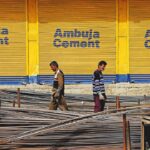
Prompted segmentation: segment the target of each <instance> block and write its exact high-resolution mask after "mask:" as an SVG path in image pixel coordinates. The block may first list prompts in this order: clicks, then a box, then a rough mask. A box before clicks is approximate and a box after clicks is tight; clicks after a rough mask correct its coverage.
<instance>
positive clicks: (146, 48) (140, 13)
mask: <svg viewBox="0 0 150 150" xmlns="http://www.w3.org/2000/svg"><path fill="white" fill-rule="evenodd" d="M149 10H150V1H149V0H129V19H130V23H129V49H130V74H150V16H149Z"/></svg>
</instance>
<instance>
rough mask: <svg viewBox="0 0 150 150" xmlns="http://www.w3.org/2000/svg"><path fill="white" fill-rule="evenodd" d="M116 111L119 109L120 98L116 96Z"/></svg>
mask: <svg viewBox="0 0 150 150" xmlns="http://www.w3.org/2000/svg"><path fill="white" fill-rule="evenodd" d="M116 109H120V97H119V96H116Z"/></svg>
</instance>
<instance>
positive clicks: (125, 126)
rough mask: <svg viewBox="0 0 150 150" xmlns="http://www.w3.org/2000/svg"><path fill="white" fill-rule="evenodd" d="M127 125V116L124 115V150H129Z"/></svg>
mask: <svg viewBox="0 0 150 150" xmlns="http://www.w3.org/2000/svg"><path fill="white" fill-rule="evenodd" d="M126 129H127V123H126V114H123V149H124V150H127V131H126Z"/></svg>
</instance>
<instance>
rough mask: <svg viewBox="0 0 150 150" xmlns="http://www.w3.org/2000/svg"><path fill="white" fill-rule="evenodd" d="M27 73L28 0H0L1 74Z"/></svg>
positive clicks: (19, 74) (20, 74)
mask: <svg viewBox="0 0 150 150" xmlns="http://www.w3.org/2000/svg"><path fill="white" fill-rule="evenodd" d="M24 75H26V0H1V1H0V76H24Z"/></svg>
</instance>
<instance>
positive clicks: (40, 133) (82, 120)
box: [0, 90, 150, 150]
mask: <svg viewBox="0 0 150 150" xmlns="http://www.w3.org/2000/svg"><path fill="white" fill-rule="evenodd" d="M18 98H19V100H20V101H21V105H20V107H19V108H18V107H12V106H13V105H12V102H13V101H14V100H15V102H16V105H17V102H18V101H17V99H18ZM49 98H50V94H49V93H44V92H41V93H39V92H35V91H34V92H32V91H20V95H19V96H18V93H17V91H12V90H1V91H0V100H1V109H0V149H2V150H10V149H15V150H25V149H26V150H31V149H32V150H34V149H37V150H40V149H41V150H70V149H71V150H72V149H81V150H83V149H84V150H85V149H86V150H88V149H91V150H92V149H93V150H96V149H97V150H99V149H101V150H108V149H111V150H122V149H126V150H127V149H128V150H129V148H130V149H133V150H136V149H141V145H140V138H141V116H142V115H147V114H150V105H149V104H148V102H149V97H146V100H145V97H144V96H141V97H115V96H111V97H109V99H108V101H107V104H106V107H108V106H109V107H110V108H109V109H105V110H106V111H104V112H99V113H93V101H92V97H90V96H89V95H82V96H81V95H75V94H74V95H67V96H66V99H67V102H68V105H69V107H70V111H67V112H62V111H59V110H57V111H50V110H48V109H47V107H48V103H49ZM139 99H140V103H139ZM82 101H83V102H84V103H83V105H81V104H82V103H81V102H82ZM145 101H146V102H145ZM120 105H121V106H120ZM124 106H125V108H124ZM124 114H126V119H127V120H125V123H126V122H127V121H129V122H130V134H129V132H128V134H127V135H126V134H125V133H126V130H125V129H126V127H125V126H124V125H125V124H124V118H123V117H122V115H123V116H124ZM128 129H129V126H128ZM124 131H125V132H124ZM128 131H129V130H128ZM123 135H125V136H123ZM129 137H130V138H129ZM126 142H128V143H130V144H128V145H126V144H127V143H126Z"/></svg>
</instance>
